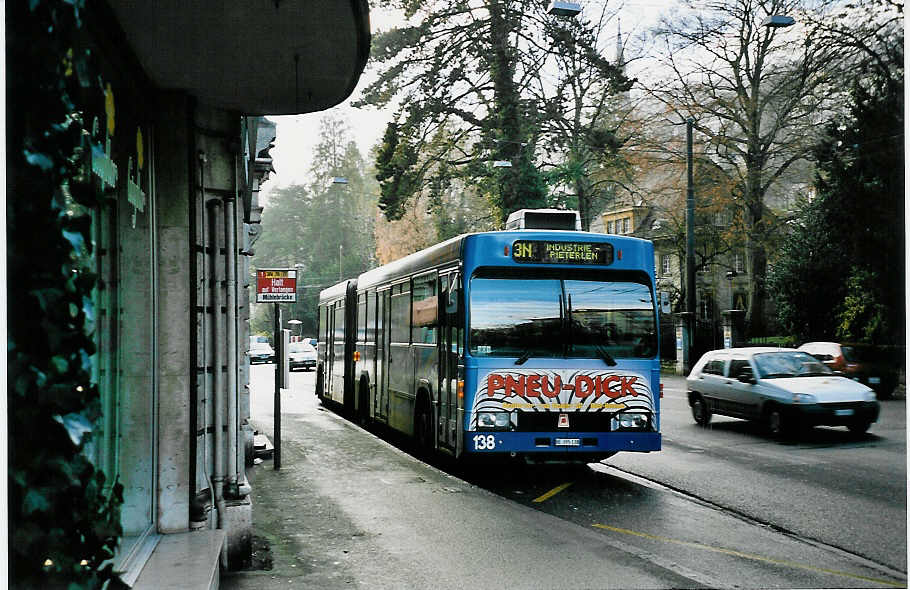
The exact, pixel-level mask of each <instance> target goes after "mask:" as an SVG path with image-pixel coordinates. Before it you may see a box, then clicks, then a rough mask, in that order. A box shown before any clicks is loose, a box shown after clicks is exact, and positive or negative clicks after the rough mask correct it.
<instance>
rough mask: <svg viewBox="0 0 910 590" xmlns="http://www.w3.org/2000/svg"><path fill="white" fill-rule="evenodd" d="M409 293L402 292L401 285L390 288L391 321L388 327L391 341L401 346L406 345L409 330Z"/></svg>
mask: <svg viewBox="0 0 910 590" xmlns="http://www.w3.org/2000/svg"><path fill="white" fill-rule="evenodd" d="M410 303H411V292H410V291H403V290H402V286H401V285H395V286H393V287H392V301H391V314H390V315H391V320H392V325H391V327H390V334H391V341H392V342H398V343H401V344H408V336H409V335H410V330H411V314H410V312H411V305H410Z"/></svg>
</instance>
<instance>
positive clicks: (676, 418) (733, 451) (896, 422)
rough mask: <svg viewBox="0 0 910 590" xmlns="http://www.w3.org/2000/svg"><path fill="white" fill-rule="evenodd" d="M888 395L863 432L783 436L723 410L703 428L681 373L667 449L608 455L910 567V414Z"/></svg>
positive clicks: (667, 402) (616, 463) (654, 476)
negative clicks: (782, 438)
mask: <svg viewBox="0 0 910 590" xmlns="http://www.w3.org/2000/svg"><path fill="white" fill-rule="evenodd" d="M905 402H906V400H905V399H904V398H900V399H892V400H882V402H881V404H882V411H881V416H880V418H879V421H878V422H877V423H875V424H873V425H872V427H871V428H870V430H869V432H868V433H866V434H865V435H863V436H854V435H852V434H851V433H850V432H849V431H848V430H847V429H846V428H844V427H839V428H836V427H830V428H828V427H817V428H814V429H812V430H811V431H809V432H808V433H806V434H804V435H802V436H801V437H799V438H797V439H795V440H792V441H785V442H780V441H777V440H775V439H774V438H772V437H771V436H770V435H769V434H768V433H766V432H765V430H764V428H763V427H762V426H761V425H758V424H755V423H750V422H746V421H743V420H737V419H735V418H724V417H719V416H714V418H713V419H712V421H711V424H710V426H709V427H708V428H707V429H705V428H700V427H698V426H697V425H696V424H695V422H694V421H693V420H692V416H691V413H690V410H689V407H688V402H687V401H686V398H685V381H684V380H683V379H682V378H681V377H668V378H665V379H664V400H663V404H662V424H661V430H662V432H663V451H662V452H661V453H652V454H649V455H647V456H635V455H631V454H624V455H617V456H615V457H613V458H611V459H609V460H608V461H607V462H606V463H607V464H609V465H610V466H611V467H614V468H616V469H620V470H623V471H625V472H628V473H632V474H635V475H637V476H641V477H643V478H647V479H648V480H652V481H657V482H660V483H661V484H664V485H666V486H669V487H672V488H673V489H677V490H681V491H684V492H685V493H686V494H690V495H692V496H695V497H697V498H700V499H703V500H706V501H709V502H711V503H714V504H717V505H719V506H722V507H724V508H725V509H728V510H730V511H734V512H736V513H739V514H743V515H746V516H748V517H750V518H752V519H755V520H756V521H759V522H762V523H766V524H768V525H770V526H773V527H776V528H778V529H781V530H784V531H788V532H792V533H794V534H797V535H800V536H802V537H805V538H808V539H814V540H817V541H821V542H824V543H826V544H830V545H833V546H836V547H840V548H842V549H845V550H847V551H850V552H852V553H856V554H859V555H863V556H865V557H867V558H869V559H871V560H874V561H876V562H878V563H881V564H884V565H887V566H889V567H892V568H895V569H897V570H900V571H903V572H906V571H907V420H906V418H907V415H906V403H905Z"/></svg>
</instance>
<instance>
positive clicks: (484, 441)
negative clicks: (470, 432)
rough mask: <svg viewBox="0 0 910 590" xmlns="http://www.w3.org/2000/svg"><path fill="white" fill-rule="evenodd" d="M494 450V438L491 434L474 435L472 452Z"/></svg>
mask: <svg viewBox="0 0 910 590" xmlns="http://www.w3.org/2000/svg"><path fill="white" fill-rule="evenodd" d="M495 448H496V437H495V436H493V435H492V434H475V435H474V450H475V451H491V450H493V449H495Z"/></svg>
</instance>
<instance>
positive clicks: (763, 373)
mask: <svg viewBox="0 0 910 590" xmlns="http://www.w3.org/2000/svg"><path fill="white" fill-rule="evenodd" d="M754 360H755V366H756V367H757V368H758V374H759V377H761V378H762V379H769V378H775V377H808V376H812V375H829V374H830V373H831V369H829V368H828V367H826V366H825V365H824V364H822V363H821V362H819V360H818V359H816V358H815V357H814V356H812V355H811V354H806V353H805V352H797V351H781V352H763V353H759V354H756V355H755V357H754Z"/></svg>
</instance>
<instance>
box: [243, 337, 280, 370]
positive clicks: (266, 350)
mask: <svg viewBox="0 0 910 590" xmlns="http://www.w3.org/2000/svg"><path fill="white" fill-rule="evenodd" d="M246 353H247V355H249V357H250V364H251V365H255V364H256V363H272V362H275V350H274V349H273V348H272V345H271V344H269V343H268V342H260V341H251V342H250V349H249V350H248V351H247V352H246Z"/></svg>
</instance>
